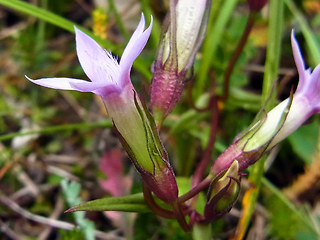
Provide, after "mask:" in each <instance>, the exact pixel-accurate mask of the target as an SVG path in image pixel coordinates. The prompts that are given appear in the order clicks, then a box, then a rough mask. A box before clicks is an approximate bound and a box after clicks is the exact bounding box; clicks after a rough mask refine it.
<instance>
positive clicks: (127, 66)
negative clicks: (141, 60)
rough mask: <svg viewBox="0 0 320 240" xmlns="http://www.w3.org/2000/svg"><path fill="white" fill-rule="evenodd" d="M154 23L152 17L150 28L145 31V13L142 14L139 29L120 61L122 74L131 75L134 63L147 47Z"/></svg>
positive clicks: (133, 35)
mask: <svg viewBox="0 0 320 240" xmlns="http://www.w3.org/2000/svg"><path fill="white" fill-rule="evenodd" d="M152 21H153V20H152V16H151V23H150V26H149V27H148V28H147V29H146V30H145V31H144V27H145V19H144V15H143V13H142V14H141V19H140V22H139V24H138V27H137V29H136V30H135V31H134V33H133V34H132V36H131V38H130V41H129V42H128V44H127V46H126V48H125V49H124V51H123V54H122V57H121V60H120V67H121V71H122V74H129V73H130V70H131V66H132V64H133V61H134V60H135V59H136V58H137V57H138V56H139V54H140V53H141V51H142V49H143V48H144V46H145V45H146V43H147V41H148V39H149V36H150V33H151V29H152ZM124 79H128V78H124Z"/></svg>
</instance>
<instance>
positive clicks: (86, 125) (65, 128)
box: [0, 120, 112, 141]
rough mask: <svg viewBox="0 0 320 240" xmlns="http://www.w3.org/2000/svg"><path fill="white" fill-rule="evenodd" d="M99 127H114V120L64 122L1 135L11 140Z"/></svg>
mask: <svg viewBox="0 0 320 240" xmlns="http://www.w3.org/2000/svg"><path fill="white" fill-rule="evenodd" d="M98 127H107V128H110V127H112V122H111V121H110V120H107V121H103V122H95V123H74V124H64V125H58V126H50V127H44V128H41V129H37V130H31V131H26V132H15V133H8V134H4V135H1V136H0V141H5V140H10V139H12V138H14V137H19V136H26V135H31V134H55V133H56V132H57V131H71V130H81V131H84V130H90V129H93V128H98Z"/></svg>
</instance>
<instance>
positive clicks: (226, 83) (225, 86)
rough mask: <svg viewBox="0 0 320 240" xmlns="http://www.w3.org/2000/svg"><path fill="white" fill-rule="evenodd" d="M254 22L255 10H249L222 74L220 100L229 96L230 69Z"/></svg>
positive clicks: (239, 53) (237, 57) (224, 99)
mask: <svg viewBox="0 0 320 240" xmlns="http://www.w3.org/2000/svg"><path fill="white" fill-rule="evenodd" d="M254 22H255V12H250V14H249V18H248V21H247V24H246V27H245V29H244V31H243V33H242V36H241V39H240V41H239V43H238V45H237V47H236V50H235V51H234V53H233V55H232V57H231V59H230V61H229V64H228V67H227V69H226V72H225V75H224V81H223V94H222V96H221V100H222V101H226V100H227V99H228V97H229V85H230V84H229V83H230V77H231V73H232V70H233V68H234V66H235V65H236V63H237V61H238V59H239V57H240V55H241V53H242V50H243V48H244V46H245V44H246V42H247V40H248V37H249V34H250V32H251V30H252V27H253V25H254Z"/></svg>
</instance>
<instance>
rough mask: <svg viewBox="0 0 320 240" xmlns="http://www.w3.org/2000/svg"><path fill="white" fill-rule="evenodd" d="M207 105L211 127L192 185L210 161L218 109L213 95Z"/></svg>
mask: <svg viewBox="0 0 320 240" xmlns="http://www.w3.org/2000/svg"><path fill="white" fill-rule="evenodd" d="M209 106H211V107H212V115H211V123H210V125H211V129H210V135H209V140H208V144H207V147H206V149H205V151H204V153H203V156H202V159H201V162H200V164H199V165H198V167H197V169H196V171H195V173H194V176H193V179H192V187H193V186H196V185H197V184H198V183H199V182H200V181H201V179H202V176H203V173H204V172H205V170H206V168H207V166H208V164H209V163H210V160H211V155H212V151H213V146H214V143H215V140H216V134H217V128H218V117H219V116H218V113H219V111H218V101H217V97H216V96H215V95H213V96H212V97H211V99H210V103H209Z"/></svg>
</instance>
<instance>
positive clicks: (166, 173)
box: [27, 14, 178, 202]
mask: <svg viewBox="0 0 320 240" xmlns="http://www.w3.org/2000/svg"><path fill="white" fill-rule="evenodd" d="M151 20H152V19H151ZM144 28H145V19H144V15H143V14H142V16H141V20H140V22H139V25H138V27H137V29H136V30H135V32H134V33H133V35H132V37H131V39H130V41H129V43H128V44H127V46H126V48H125V50H124V52H123V54H122V57H121V59H120V62H119V63H118V61H117V59H116V58H114V57H113V56H112V55H111V53H110V52H108V51H106V50H105V49H103V48H101V47H100V46H99V44H98V43H96V42H95V41H94V40H93V39H92V38H90V37H89V36H87V35H86V34H84V33H83V32H81V31H80V30H79V29H77V28H76V27H75V32H76V48H77V55H78V59H79V62H80V64H81V66H82V68H83V70H84V72H85V73H86V75H87V76H88V78H89V79H90V80H91V81H85V80H80V79H73V78H42V79H38V80H32V79H30V78H28V77H27V78H28V80H30V81H31V82H33V83H35V84H38V85H41V86H44V87H49V88H55V89H63V90H77V91H80V92H93V93H95V94H97V95H99V96H100V97H101V98H102V100H103V102H104V104H105V107H106V109H107V112H108V114H109V116H110V117H111V118H112V121H113V123H114V125H115V128H116V130H117V131H118V133H119V135H120V136H119V137H120V140H121V141H122V144H123V146H124V147H125V149H126V150H127V152H128V154H129V155H130V157H131V160H132V161H133V163H134V165H135V167H136V168H137V170H138V171H139V172H140V174H141V176H142V178H143V180H144V181H145V182H146V184H147V185H148V187H149V188H150V190H151V191H153V192H154V193H155V194H156V195H157V196H158V197H159V198H160V199H162V200H164V201H166V202H172V201H174V200H175V199H176V198H177V196H178V188H177V185H176V180H175V177H174V173H173V170H172V168H171V166H170V164H169V161H168V160H167V155H166V152H165V150H164V149H163V147H162V145H161V142H160V139H159V136H158V134H157V132H156V130H155V127H153V126H154V122H153V119H152V118H151V117H150V113H149V112H148V111H147V110H146V109H145V108H144V106H143V104H142V103H141V101H140V99H139V97H138V96H137V93H136V91H135V89H134V87H133V85H132V83H131V80H130V70H131V67H132V64H133V61H134V60H135V59H136V58H137V57H138V55H139V54H140V53H141V51H142V49H143V48H144V46H145V45H146V43H147V41H148V38H149V36H150V33H151V28H152V21H151V24H150V26H149V27H148V28H147V29H146V30H144Z"/></svg>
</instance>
